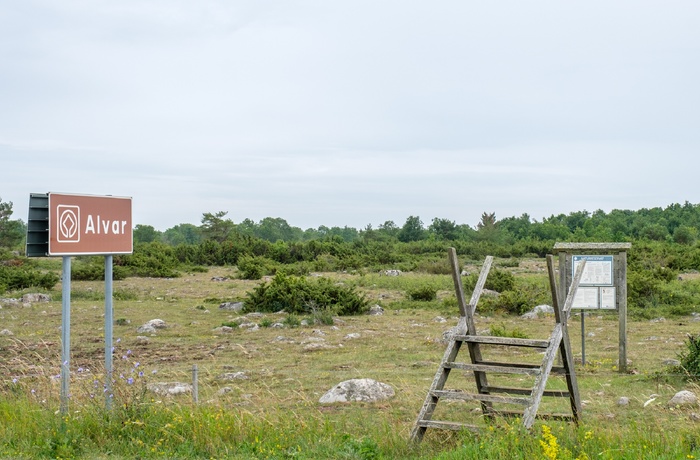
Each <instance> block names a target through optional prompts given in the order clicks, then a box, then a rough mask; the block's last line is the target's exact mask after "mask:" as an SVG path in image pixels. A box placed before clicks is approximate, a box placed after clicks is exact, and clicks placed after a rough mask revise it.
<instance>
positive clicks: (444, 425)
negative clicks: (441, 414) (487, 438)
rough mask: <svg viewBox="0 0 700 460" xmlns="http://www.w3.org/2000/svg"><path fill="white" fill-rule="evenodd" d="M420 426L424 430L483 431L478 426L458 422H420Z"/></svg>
mask: <svg viewBox="0 0 700 460" xmlns="http://www.w3.org/2000/svg"><path fill="white" fill-rule="evenodd" d="M418 425H419V426H420V427H422V428H440V429H442V430H453V431H460V430H470V431H474V432H479V431H481V428H479V427H478V426H476V425H469V424H467V423H458V422H443V421H440V420H419V421H418Z"/></svg>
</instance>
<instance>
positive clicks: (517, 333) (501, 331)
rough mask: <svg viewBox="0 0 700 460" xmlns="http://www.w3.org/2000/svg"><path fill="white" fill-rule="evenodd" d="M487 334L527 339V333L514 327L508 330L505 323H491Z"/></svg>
mask: <svg viewBox="0 0 700 460" xmlns="http://www.w3.org/2000/svg"><path fill="white" fill-rule="evenodd" d="M489 335H492V336H494V337H514V338H516V339H527V338H529V337H528V335H527V334H526V333H525V332H524V331H523V330H521V329H520V328H517V327H516V328H514V329H513V330H512V331H509V330H508V328H507V327H506V325H505V324H500V325H493V326H491V328H490V331H489Z"/></svg>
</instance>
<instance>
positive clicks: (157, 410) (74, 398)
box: [0, 262, 700, 459]
mask: <svg viewBox="0 0 700 460" xmlns="http://www.w3.org/2000/svg"><path fill="white" fill-rule="evenodd" d="M524 266H526V264H525V263H524V262H523V263H521V264H520V265H519V267H518V268H517V269H518V270H524V268H523V267H524ZM533 273H534V272H533ZM533 273H530V272H527V273H518V275H517V276H526V277H531V278H535V275H534V274H533ZM227 274H228V271H227V269H225V268H211V269H210V270H209V272H207V273H199V272H197V273H192V274H188V275H186V276H183V277H180V278H177V279H172V280H166V279H157V280H155V279H147V278H143V279H139V278H129V279H126V280H121V281H117V282H115V292H117V291H119V292H126V293H129V294H128V295H127V296H125V298H123V299H120V300H117V299H115V302H114V308H115V313H114V314H115V318H119V319H124V323H125V324H126V325H124V326H119V327H118V328H116V329H115V339H119V341H118V342H116V340H115V344H114V345H115V347H116V350H115V374H114V375H115V378H116V382H115V385H114V388H113V394H114V403H113V410H112V411H110V412H108V411H106V410H105V400H104V397H105V396H104V394H103V393H102V391H103V388H104V387H103V384H104V370H103V366H104V364H103V363H104V352H103V350H104V343H103V333H104V332H103V330H104V329H103V328H104V318H103V313H104V307H103V301H102V300H101V297H99V296H92V295H88V294H84V295H83V297H82V298H81V296H80V295H79V296H75V295H74V296H73V302H72V324H71V329H72V332H71V336H72V338H71V343H72V358H71V369H72V378H71V399H70V403H69V412H68V414H66V416H65V417H63V418H62V417H61V416H60V414H57V411H58V409H59V401H58V395H59V387H60V383H59V381H58V380H57V379H56V378H55V376H56V375H57V374H58V373H59V365H60V346H61V344H60V331H59V327H60V325H61V303H60V300H56V299H57V297H58V298H59V299H60V296H57V294H59V293H60V286H57V287H56V288H55V289H54V291H53V292H52V293H51V294H52V295H53V297H54V301H52V302H49V303H45V304H35V305H34V306H32V307H29V308H20V307H12V308H3V309H2V310H0V324H2V329H5V328H6V329H9V330H11V331H12V332H13V334H14V335H12V336H0V458H91V459H92V458H98V459H99V458H104V459H106V458H136V457H140V458H234V459H249V458H269V459H288V458H300V459H324V458H327V459H376V458H383V459H398V458H407V459H462V458H494V459H500V458H509V459H510V458H522V459H530V458H547V457H546V454H547V453H549V454H551V453H552V452H553V450H552V449H553V446H554V445H556V446H557V447H558V450H556V458H560V459H575V458H578V459H584V458H588V459H598V458H601V459H617V458H623V459H625V458H629V459H638V458H643V459H657V458H669V459H671V458H673V459H686V458H700V451H699V450H698V446H700V439H699V435H698V434H697V433H698V432H700V430H699V429H698V422H694V421H692V419H691V418H690V416H691V413H693V412H696V413H697V412H700V409H698V408H697V407H696V408H690V409H679V408H670V407H667V405H666V402H667V401H668V400H669V399H670V398H671V397H672V396H673V395H674V394H675V393H676V392H677V391H680V390H684V389H687V390H691V391H695V392H696V394H700V387H698V385H697V384H696V383H693V382H691V381H687V380H684V379H683V378H681V377H682V376H680V375H675V374H674V372H673V371H672V370H671V369H670V368H669V367H668V366H665V365H664V364H663V361H664V360H666V359H672V358H677V356H678V354H679V353H680V352H681V351H682V350H683V349H684V342H685V340H686V334H687V333H692V332H694V331H695V332H696V331H697V327H698V323H697V322H693V321H692V320H691V318H690V317H688V316H680V317H674V318H671V317H669V318H667V321H665V322H650V321H648V320H636V319H633V318H631V319H630V321H629V323H628V334H629V337H628V358H629V359H630V360H631V363H630V365H629V369H630V370H631V371H633V372H630V373H628V374H620V373H619V372H617V349H618V322H617V317H616V314H614V313H611V312H601V314H600V315H591V316H588V317H586V323H585V324H586V331H585V332H586V333H593V334H594V336H593V337H586V358H587V361H588V363H587V365H586V366H582V365H581V364H580V353H581V331H580V326H579V318H578V317H573V318H572V319H571V321H570V324H569V332H570V334H571V343H572V347H573V350H574V355H575V356H574V357H575V359H578V365H577V375H578V382H579V391H580V394H581V397H582V399H583V401H584V408H583V414H582V423H581V425H580V426H579V427H576V426H574V425H572V424H568V423H565V422H546V423H545V422H541V421H540V422H538V423H536V425H535V427H534V428H533V430H532V431H531V432H524V431H522V430H521V429H520V427H519V424H518V421H517V420H514V419H496V422H495V423H494V424H493V425H489V424H487V423H486V422H485V421H484V420H483V418H482V417H481V416H480V412H479V411H478V410H476V411H475V409H478V405H451V404H448V403H445V404H443V403H441V404H440V405H439V406H438V409H439V410H440V411H441V414H442V415H445V416H454V417H457V418H458V419H459V418H460V417H462V418H465V421H473V422H474V423H476V424H478V425H479V426H481V427H482V428H483V429H482V431H481V433H480V434H478V435H473V434H470V433H451V432H442V431H439V430H428V432H427V433H426V436H425V439H424V441H423V442H422V443H421V444H420V445H418V446H415V445H412V444H411V443H410V442H409V435H410V431H411V428H412V427H413V423H414V421H415V417H416V416H417V414H418V411H419V409H420V407H421V405H422V404H423V400H424V398H425V396H426V393H427V390H428V388H429V386H430V382H431V381H432V379H433V377H434V375H435V371H436V370H437V366H438V364H439V362H440V359H441V358H442V355H443V352H444V345H442V344H441V343H440V339H441V337H442V333H443V331H444V330H446V329H447V328H449V327H451V326H453V325H455V324H456V322H457V318H456V317H457V314H458V312H457V307H456V302H455V300H454V295H453V294H451V289H452V286H451V278H450V277H447V276H445V275H428V274H423V275H417V274H411V273H409V274H404V275H402V276H401V277H396V278H392V277H379V276H376V278H375V277H374V275H365V276H364V277H362V276H360V275H347V274H324V276H328V277H330V278H332V279H333V280H334V281H335V282H342V283H346V284H348V285H349V284H356V285H357V286H358V288H359V289H360V290H362V292H363V293H365V294H366V295H367V296H368V297H369V298H370V299H371V300H372V303H375V302H377V303H381V304H382V305H383V306H385V308H386V311H385V313H384V315H382V316H366V315H361V316H351V317H341V318H337V317H336V318H335V319H336V321H334V323H333V324H324V323H323V322H316V323H314V324H313V325H310V326H302V325H301V323H300V318H299V317H298V316H293V315H286V314H277V313H271V314H265V315H263V316H261V317H246V316H245V315H238V314H235V313H232V312H230V311H223V310H219V309H218V308H215V307H210V308H209V309H202V308H199V307H201V306H202V305H203V304H204V303H205V301H206V299H217V301H216V302H213V303H217V302H218V301H219V300H221V301H227V300H230V299H240V298H244V297H245V292H246V291H247V290H250V289H252V287H254V286H255V285H256V284H257V282H253V281H245V280H231V281H227V282H223V283H222V282H213V281H211V278H212V277H214V276H217V275H227ZM539 276H543V275H539ZM368 277H369V278H368ZM368 280H369V281H370V282H368ZM374 280H377V282H376V283H375V282H374ZM691 282H695V281H688V282H685V281H684V283H691ZM102 284H103V283H101V282H93V281H81V282H74V283H73V288H74V290H75V291H74V292H81V293H95V292H100V290H101V289H103V287H102ZM426 284H430V285H437V286H439V287H440V289H441V290H440V291H438V300H435V301H431V302H421V301H411V300H410V299H407V296H406V291H407V290H408V289H410V288H411V287H413V286H421V285H426ZM13 296H14V295H10V296H8V297H13ZM208 305H209V304H208ZM478 311H479V310H478V309H477V312H478ZM438 314H439V315H442V316H444V317H445V318H446V319H447V323H440V322H438V321H437V320H436V316H437V315H438ZM154 318H161V319H163V320H165V321H166V323H167V326H168V327H167V328H166V329H163V330H159V331H158V332H157V333H156V334H155V335H153V336H149V337H148V338H149V342H148V343H147V344H144V343H143V342H141V341H139V340H137V335H140V334H138V333H137V332H136V328H137V327H138V326H140V325H141V324H143V323H145V322H146V321H148V320H150V319H154ZM127 320H128V321H129V322H128V323H126V321H127ZM243 322H254V323H256V324H273V323H276V322H282V323H284V324H286V325H287V327H286V328H284V329H277V328H271V327H268V328H265V327H263V328H260V329H258V330H257V331H254V332H253V331H249V330H248V329H247V328H236V329H234V330H233V331H232V332H229V333H219V332H215V329H216V328H218V327H219V326H221V325H222V324H226V323H236V324H242V323H243ZM476 323H477V329H478V330H479V331H488V333H493V332H492V331H496V332H498V331H500V332H502V333H503V335H508V336H524V337H529V338H533V339H537V338H546V337H548V336H549V334H550V333H551V329H552V327H553V324H554V319H553V318H552V317H542V318H538V319H535V320H522V319H520V318H518V317H514V316H501V315H498V314H497V313H490V314H489V315H488V316H478V317H477V318H476ZM316 331H321V332H322V333H323V334H324V335H320V334H318V333H317V332H316ZM351 333H354V334H359V338H353V339H348V338H346V337H347V336H348V335H349V334H351ZM280 337H282V338H283V339H280ZM318 337H320V338H322V339H323V340H325V342H324V343H325V344H326V345H327V346H328V348H326V349H318V350H313V351H309V350H308V349H306V348H305V346H306V345H307V344H308V343H309V342H310V339H311V338H318ZM465 353H466V352H465ZM482 353H483V354H484V356H486V357H488V358H489V359H492V360H494V361H503V360H507V359H508V358H509V357H510V355H508V354H507V353H506V351H505V350H502V349H501V348H499V347H492V348H487V347H483V348H482ZM466 356H467V355H465V357H464V359H468V358H467V357H466ZM460 357H461V355H460ZM518 358H519V359H522V360H524V361H533V362H538V360H541V355H538V354H537V353H533V354H522V355H519V356H518ZM136 363H138V366H136ZM194 364H197V366H198V369H199V391H200V394H199V401H200V404H199V405H195V404H194V403H193V402H192V398H191V397H190V396H187V395H184V396H179V397H160V396H158V395H156V394H155V393H151V392H148V391H145V392H144V391H143V388H144V387H143V385H144V384H146V383H151V382H172V381H179V382H190V381H191V379H192V366H193V365H194ZM154 371H155V373H153V372H154ZM239 371H241V372H244V373H245V374H246V375H247V376H248V377H249V378H248V379H245V380H234V381H231V380H223V379H222V378H221V376H222V374H225V373H229V372H239ZM139 372H143V375H140V374H139ZM122 376H123V378H122ZM361 377H367V378H373V379H375V380H379V381H382V382H385V383H388V384H390V385H391V386H392V387H393V388H394V389H395V390H396V396H395V397H394V398H393V399H391V400H389V401H385V402H382V403H376V404H346V405H332V406H323V405H320V404H319V403H318V400H319V398H320V397H321V396H322V395H323V393H325V392H326V391H327V390H328V389H330V388H332V387H333V386H335V385H336V384H337V383H339V382H341V381H343V380H348V379H351V378H361ZM129 378H133V379H134V381H133V382H132V383H131V384H130V383H129V380H128V379H129ZM14 379H16V382H13V380H14ZM510 379H513V378H512V377H510ZM550 380H551V381H550V382H549V384H550V385H551V387H550V388H562V385H563V383H562V381H561V380H560V379H557V378H552V379H550ZM95 382H97V383H95ZM490 383H491V382H490ZM494 383H495V384H496V383H499V382H498V381H496V380H495V378H494ZM503 383H504V385H510V384H518V383H520V384H522V382H518V381H517V379H515V380H507V379H506V380H504V382H503ZM448 384H449V385H448V386H450V387H454V388H464V389H465V390H471V388H472V387H473V385H474V381H473V376H472V375H470V374H469V373H462V372H458V371H453V372H452V373H451V374H450V378H449V380H448ZM225 388H228V390H229V391H226V392H222V390H224V389H225ZM654 394H656V395H658V396H657V397H656V400H655V401H653V402H651V403H649V404H647V405H646V406H645V403H646V402H647V401H649V400H651V399H652V395H654ZM621 396H626V397H628V398H630V404H629V406H619V405H618V404H617V401H618V399H619V398H620V397H621ZM547 399H553V398H547ZM562 404H563V405H562ZM568 410H569V408H568V407H567V404H566V401H559V400H557V401H552V402H550V401H546V402H544V403H543V406H542V409H541V412H567V411H568ZM437 415H438V413H437V412H436V419H439V418H438V417H437ZM544 426H547V427H548V429H550V431H549V433H550V434H549V435H546V434H547V433H548V432H547V431H543V427H544ZM554 442H556V444H554ZM542 443H544V444H542ZM545 448H546V449H549V450H545Z"/></svg>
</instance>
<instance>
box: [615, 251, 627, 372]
mask: <svg viewBox="0 0 700 460" xmlns="http://www.w3.org/2000/svg"><path fill="white" fill-rule="evenodd" d="M617 267H618V269H617V270H618V276H617V279H616V280H615V286H616V291H617V292H616V295H615V298H616V299H617V300H616V302H617V309H618V316H619V318H620V329H619V352H618V356H619V359H618V369H619V370H620V372H621V373H626V372H627V253H626V252H625V251H621V252H620V253H619V254H618V255H617Z"/></svg>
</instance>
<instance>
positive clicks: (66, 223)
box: [57, 205, 80, 243]
mask: <svg viewBox="0 0 700 460" xmlns="http://www.w3.org/2000/svg"><path fill="white" fill-rule="evenodd" d="M57 237H58V238H57V239H58V242H59V243H78V242H79V241H80V206H68V205H58V235H57Z"/></svg>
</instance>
